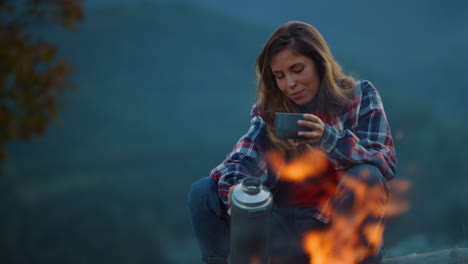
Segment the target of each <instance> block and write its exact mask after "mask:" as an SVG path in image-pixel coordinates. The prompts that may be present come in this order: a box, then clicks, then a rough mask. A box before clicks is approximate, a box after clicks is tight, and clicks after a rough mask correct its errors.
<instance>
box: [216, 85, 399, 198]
mask: <svg viewBox="0 0 468 264" xmlns="http://www.w3.org/2000/svg"><path fill="white" fill-rule="evenodd" d="M313 114H315V115H317V116H319V117H321V115H320V113H313ZM251 115H252V120H251V126H250V128H249V130H248V131H247V133H246V134H245V135H243V136H242V137H241V138H240V139H239V141H238V142H237V144H236V145H235V147H234V149H233V150H232V152H231V153H229V154H228V155H227V157H226V159H225V160H224V161H223V162H222V163H221V164H220V165H219V166H217V167H216V168H214V169H213V170H212V171H211V174H210V177H211V178H213V179H215V180H217V181H218V192H219V196H220V198H221V200H222V201H223V202H224V203H227V195H228V191H229V188H230V187H231V186H232V185H234V184H237V183H239V181H240V180H242V179H243V178H245V177H251V176H253V177H260V178H262V180H264V181H266V180H267V176H268V169H267V162H266V157H265V149H266V146H267V144H268V137H267V132H266V124H265V121H264V120H263V118H262V117H261V113H260V112H259V110H258V108H257V107H256V105H254V106H253V108H252V112H251ZM322 120H323V122H324V123H325V131H324V134H323V137H322V139H321V141H320V144H319V146H320V147H321V148H322V149H323V150H324V151H325V153H326V154H327V156H328V159H329V161H330V163H331V164H332V166H333V168H334V169H335V170H336V171H343V170H346V169H348V168H350V167H352V166H353V165H357V164H363V163H367V164H372V165H374V166H376V167H377V168H379V170H380V172H381V173H382V175H383V176H384V177H385V178H386V180H391V179H392V178H393V177H394V176H395V173H396V155H395V149H394V144H393V139H392V136H391V132H390V127H389V124H388V122H387V117H386V115H385V111H384V107H383V104H382V99H381V98H380V95H379V93H378V91H377V89H376V88H375V87H374V86H373V85H372V83H371V82H369V81H362V82H357V84H356V86H355V89H354V95H353V98H352V100H351V103H350V104H349V106H348V107H347V108H346V109H345V110H343V111H342V112H341V113H340V114H339V115H337V116H336V117H334V118H332V119H331V120H328V119H325V118H322Z"/></svg>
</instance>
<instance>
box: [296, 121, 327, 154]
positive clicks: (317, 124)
mask: <svg viewBox="0 0 468 264" xmlns="http://www.w3.org/2000/svg"><path fill="white" fill-rule="evenodd" d="M297 123H298V124H299V125H300V126H303V127H307V128H309V129H310V130H311V131H299V132H297V135H298V136H300V137H303V138H304V139H298V140H296V146H299V145H303V144H312V143H318V142H320V139H321V138H322V136H323V131H324V130H325V125H324V123H323V121H322V120H321V119H320V118H319V117H317V116H316V115H313V114H304V120H299V121H297Z"/></svg>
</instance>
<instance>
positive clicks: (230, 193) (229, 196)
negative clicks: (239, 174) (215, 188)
mask: <svg viewBox="0 0 468 264" xmlns="http://www.w3.org/2000/svg"><path fill="white" fill-rule="evenodd" d="M236 186H237V184H235V185H233V186H231V187H229V193H228V206H229V209H228V210H227V213H228V215H229V216H230V215H231V195H232V192H233V191H234V188H236Z"/></svg>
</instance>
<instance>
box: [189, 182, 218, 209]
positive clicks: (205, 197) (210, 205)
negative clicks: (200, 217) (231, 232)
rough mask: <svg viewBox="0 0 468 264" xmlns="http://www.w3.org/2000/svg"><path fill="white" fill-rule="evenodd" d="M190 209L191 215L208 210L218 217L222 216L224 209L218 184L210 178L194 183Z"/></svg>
mask: <svg viewBox="0 0 468 264" xmlns="http://www.w3.org/2000/svg"><path fill="white" fill-rule="evenodd" d="M188 207H189V209H190V211H191V213H194V212H195V211H199V210H202V211H206V210H208V211H211V212H213V213H214V214H215V215H216V216H218V217H220V216H222V215H223V211H224V208H223V206H222V202H221V200H220V199H219V196H218V184H217V182H216V181H215V180H213V179H211V178H210V177H204V178H201V179H200V180H198V181H196V182H194V183H193V184H192V186H191V188H190V192H189V195H188Z"/></svg>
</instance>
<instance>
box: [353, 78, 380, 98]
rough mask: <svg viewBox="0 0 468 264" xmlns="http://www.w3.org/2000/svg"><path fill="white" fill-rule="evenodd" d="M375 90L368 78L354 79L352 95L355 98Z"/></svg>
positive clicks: (372, 92)
mask: <svg viewBox="0 0 468 264" xmlns="http://www.w3.org/2000/svg"><path fill="white" fill-rule="evenodd" d="M376 92H377V89H376V88H375V86H374V84H372V82H371V81H369V80H356V81H355V82H354V96H355V97H357V98H362V97H365V96H367V95H369V94H374V93H376Z"/></svg>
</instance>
